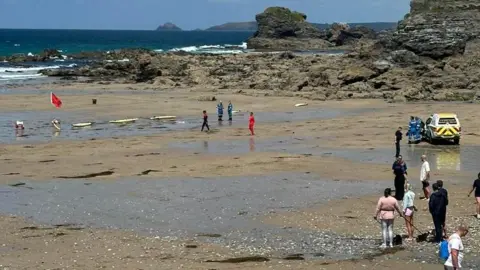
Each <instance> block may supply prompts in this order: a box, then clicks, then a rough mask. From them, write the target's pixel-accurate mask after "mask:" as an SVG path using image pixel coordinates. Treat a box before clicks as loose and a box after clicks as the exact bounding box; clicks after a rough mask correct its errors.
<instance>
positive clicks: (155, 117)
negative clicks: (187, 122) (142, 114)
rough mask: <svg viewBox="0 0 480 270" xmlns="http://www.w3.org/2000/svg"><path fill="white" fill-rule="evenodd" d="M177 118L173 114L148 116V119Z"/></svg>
mask: <svg viewBox="0 0 480 270" xmlns="http://www.w3.org/2000/svg"><path fill="white" fill-rule="evenodd" d="M175 118H177V117H176V116H173V115H165V116H152V117H150V120H172V119H175Z"/></svg>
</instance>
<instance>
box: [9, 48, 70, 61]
mask: <svg viewBox="0 0 480 270" xmlns="http://www.w3.org/2000/svg"><path fill="white" fill-rule="evenodd" d="M62 57H63V56H62V54H61V53H60V52H59V51H58V50H57V49H45V50H43V51H42V52H41V53H40V54H34V55H32V54H24V53H18V54H12V55H11V56H7V57H4V59H3V60H5V61H8V62H10V63H22V62H45V61H49V60H54V59H58V58H62Z"/></svg>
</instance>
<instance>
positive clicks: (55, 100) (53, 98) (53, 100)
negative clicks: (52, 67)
mask: <svg viewBox="0 0 480 270" xmlns="http://www.w3.org/2000/svg"><path fill="white" fill-rule="evenodd" d="M50 102H51V103H52V105H53V106H55V107H57V108H60V107H62V101H61V100H60V99H59V98H58V97H57V96H56V95H55V94H54V93H53V92H50Z"/></svg>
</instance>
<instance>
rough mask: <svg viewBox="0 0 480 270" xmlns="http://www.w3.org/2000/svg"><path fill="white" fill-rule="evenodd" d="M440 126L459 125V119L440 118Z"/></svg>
mask: <svg viewBox="0 0 480 270" xmlns="http://www.w3.org/2000/svg"><path fill="white" fill-rule="evenodd" d="M438 124H439V125H446V124H450V125H456V124H457V119H455V118H440V119H438Z"/></svg>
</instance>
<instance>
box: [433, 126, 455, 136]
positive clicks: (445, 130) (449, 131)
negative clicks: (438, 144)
mask: <svg viewBox="0 0 480 270" xmlns="http://www.w3.org/2000/svg"><path fill="white" fill-rule="evenodd" d="M437 134H438V135H439V136H452V135H458V131H457V130H456V129H455V128H454V127H440V129H439V130H438V131H437Z"/></svg>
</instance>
